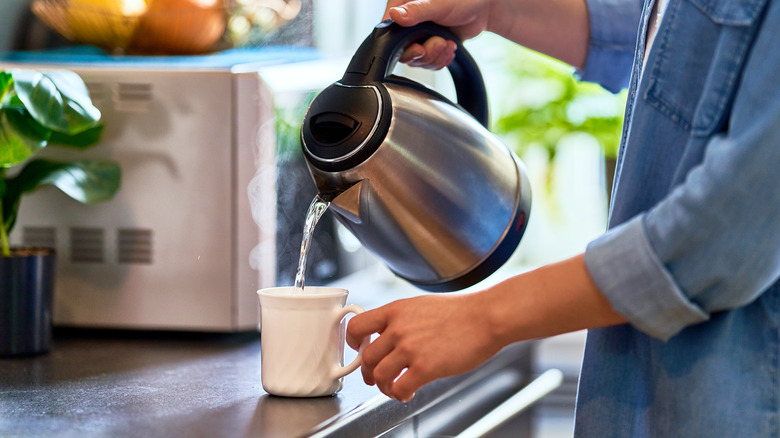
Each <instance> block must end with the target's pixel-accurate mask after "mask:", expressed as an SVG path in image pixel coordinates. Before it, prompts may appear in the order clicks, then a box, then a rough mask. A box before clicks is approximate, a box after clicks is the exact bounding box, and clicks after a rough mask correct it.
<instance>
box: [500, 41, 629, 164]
mask: <svg viewBox="0 0 780 438" xmlns="http://www.w3.org/2000/svg"><path fill="white" fill-rule="evenodd" d="M505 51H506V56H507V58H506V66H507V74H508V76H509V80H510V81H512V86H511V87H509V91H508V93H507V94H505V95H504V96H503V97H501V99H502V100H503V102H502V107H503V108H502V111H501V114H499V116H498V118H497V119H496V120H495V122H494V123H493V127H492V128H493V131H494V132H496V133H497V134H499V135H501V136H502V137H503V138H504V139H505V140H506V141H507V142H509V143H510V145H511V147H513V149H514V150H515V152H516V153H517V154H518V155H520V156H522V155H523V153H524V152H525V151H526V149H527V148H528V147H530V146H541V147H543V148H544V149H545V150H546V151H547V152H548V154H549V158H550V159H551V160H552V159H554V157H555V151H556V148H557V146H558V145H559V143H560V142H561V140H562V139H563V138H564V137H566V136H569V135H572V134H588V135H591V136H593V137H594V138H595V139H596V141H598V143H599V145H600V146H601V148H602V150H603V152H604V156H605V157H606V158H607V159H610V158H611V159H614V158H615V157H616V156H617V149H618V145H619V143H620V136H621V130H622V126H623V116H624V109H625V104H626V93H625V92H622V93H620V94H617V95H616V94H612V93H610V92H608V91H606V90H604V89H603V88H601V86H599V85H596V84H592V83H587V82H581V81H579V80H578V79H577V78H576V77H575V75H574V71H573V69H572V67H570V66H568V65H566V64H564V63H562V62H560V61H557V60H555V59H553V58H550V57H547V56H545V55H541V54H539V53H537V52H533V51H531V50H528V49H524V48H522V47H519V46H517V45H514V44H511V45H508V46H507V47H506V49H505Z"/></svg>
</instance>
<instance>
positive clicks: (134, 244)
mask: <svg viewBox="0 0 780 438" xmlns="http://www.w3.org/2000/svg"><path fill="white" fill-rule="evenodd" d="M153 246H154V245H153V241H152V230H149V229H140V228H122V229H119V231H118V235H117V256H118V261H119V263H140V264H151V263H152V252H153Z"/></svg>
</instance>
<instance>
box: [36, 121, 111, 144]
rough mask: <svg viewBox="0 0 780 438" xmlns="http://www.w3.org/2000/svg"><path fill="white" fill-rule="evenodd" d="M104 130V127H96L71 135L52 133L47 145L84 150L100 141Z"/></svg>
mask: <svg viewBox="0 0 780 438" xmlns="http://www.w3.org/2000/svg"><path fill="white" fill-rule="evenodd" d="M104 128H105V125H97V126H94V127H92V128H89V129H86V130H84V131H82V132H79V133H78V134H73V135H68V134H63V133H61V132H57V131H52V132H51V137H50V138H49V144H50V145H52V146H65V147H70V148H76V149H86V148H88V147H90V146H94V145H95V144H96V143H97V142H98V141H100V137H101V136H102V135H103V129H104Z"/></svg>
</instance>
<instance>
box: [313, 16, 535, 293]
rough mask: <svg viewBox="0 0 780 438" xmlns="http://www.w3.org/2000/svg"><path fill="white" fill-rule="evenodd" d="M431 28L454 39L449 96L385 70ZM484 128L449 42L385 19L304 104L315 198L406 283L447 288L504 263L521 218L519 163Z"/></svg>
mask: <svg viewBox="0 0 780 438" xmlns="http://www.w3.org/2000/svg"><path fill="white" fill-rule="evenodd" d="M434 35H439V36H442V37H444V38H445V39H447V40H451V41H455V42H456V43H457V44H458V48H457V51H456V57H455V60H454V61H453V62H452V63H451V65H450V66H449V67H448V69H449V73H450V76H451V77H452V80H453V84H454V86H455V93H456V95H457V101H458V103H457V104H455V103H453V102H451V101H450V100H448V99H447V98H445V97H443V96H442V95H440V94H439V93H437V92H435V91H433V90H431V89H429V88H428V87H426V86H424V85H422V84H420V83H417V82H415V81H412V80H410V79H407V78H403V77H399V76H396V75H393V74H392V72H393V69H394V67H395V65H396V64H397V62H398V59H399V57H400V55H401V53H402V51H403V49H404V47H406V46H407V45H409V44H410V43H413V42H421V41H425V40H426V39H428V38H429V37H431V36H434ZM487 126H488V104H487V95H486V90H485V84H484V81H483V79H482V75H481V73H480V71H479V69H478V67H477V65H476V63H475V61H474V59H473V58H472V57H471V55H469V53H468V52H467V51H466V49H465V48H464V47H463V45H462V44H461V43H460V42H459V40H458V38H457V37H456V36H455V35H454V34H453V33H452V32H450V31H449V30H448V29H446V28H443V27H441V26H438V25H436V24H433V23H430V22H427V23H421V24H419V25H417V26H414V27H402V26H400V25H398V24H395V23H394V22H393V21H392V20H386V21H383V22H382V23H380V24H379V25H377V26H376V27H375V28H374V30H373V31H372V33H371V34H370V35H369V36H368V38H367V39H366V40H365V41H364V42H363V43H362V45H361V46H360V47H359V48H358V50H357V52H356V53H355V55H354V56H353V57H352V59H351V61H350V63H349V65H348V67H347V70H346V72H345V73H344V76H343V77H342V78H341V80H339V81H337V82H335V83H334V84H332V85H330V86H329V87H328V88H326V89H324V90H323V91H322V92H321V93H320V94H319V95H317V97H316V98H315V99H314V100H313V101H312V103H311V105H310V107H309V109H308V110H307V112H306V115H305V117H304V120H303V124H302V128H301V143H302V148H303V153H304V156H305V158H306V161H307V165H308V167H309V171H310V173H311V175H312V177H313V178H314V182H315V184H316V185H317V190H318V192H319V196H320V198H322V199H323V200H325V201H330V203H331V204H330V210H331V211H332V212H333V213H334V214H335V215H336V217H337V219H338V220H339V221H340V222H341V223H342V224H344V226H345V227H346V228H347V229H349V230H350V231H351V232H352V233H353V234H354V235H355V237H357V239H358V240H360V242H361V243H362V244H363V246H364V247H366V248H367V249H368V250H370V251H371V252H373V253H374V254H376V255H377V256H378V257H379V258H380V259H381V260H382V261H384V262H385V263H386V264H387V266H388V267H389V268H390V269H391V270H392V271H393V272H394V273H395V274H396V275H398V276H399V277H401V278H403V279H405V280H406V281H408V282H409V283H411V284H413V285H415V286H417V287H419V288H421V289H423V290H427V291H434V292H449V291H455V290H460V289H463V288H466V287H468V286H471V285H473V284H476V283H477V282H479V281H481V280H483V279H485V278H487V277H488V276H489V275H490V274H492V273H493V272H494V271H495V270H496V269H498V268H499V267H500V266H501V265H502V264H504V262H506V260H507V259H508V258H509V256H510V255H511V254H512V253H513V252H514V250H515V248H516V247H517V245H518V243H519V242H520V238H521V237H522V235H523V233H524V231H525V228H526V224H527V222H528V215H529V213H530V207H531V189H530V185H529V182H528V178H527V175H526V171H525V168H524V167H523V165H522V163H521V162H520V160H519V159H518V158H517V157H516V156H515V155H514V154H513V153H512V152H511V151H510V150H509V149H508V148H507V147H506V146H505V145H504V144H503V143H502V142H501V141H500V140H499V139H498V138H497V137H496V136H494V135H493V134H492V133H490V132H489V131H488V128H487Z"/></svg>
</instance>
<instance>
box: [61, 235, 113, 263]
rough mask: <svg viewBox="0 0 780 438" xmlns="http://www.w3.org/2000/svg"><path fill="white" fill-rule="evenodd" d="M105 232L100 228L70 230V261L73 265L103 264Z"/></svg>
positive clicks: (104, 258)
mask: <svg viewBox="0 0 780 438" xmlns="http://www.w3.org/2000/svg"><path fill="white" fill-rule="evenodd" d="M105 260H106V257H105V231H104V230H103V229H102V228H71V229H70V261H71V262H73V263H104V262H105Z"/></svg>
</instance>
